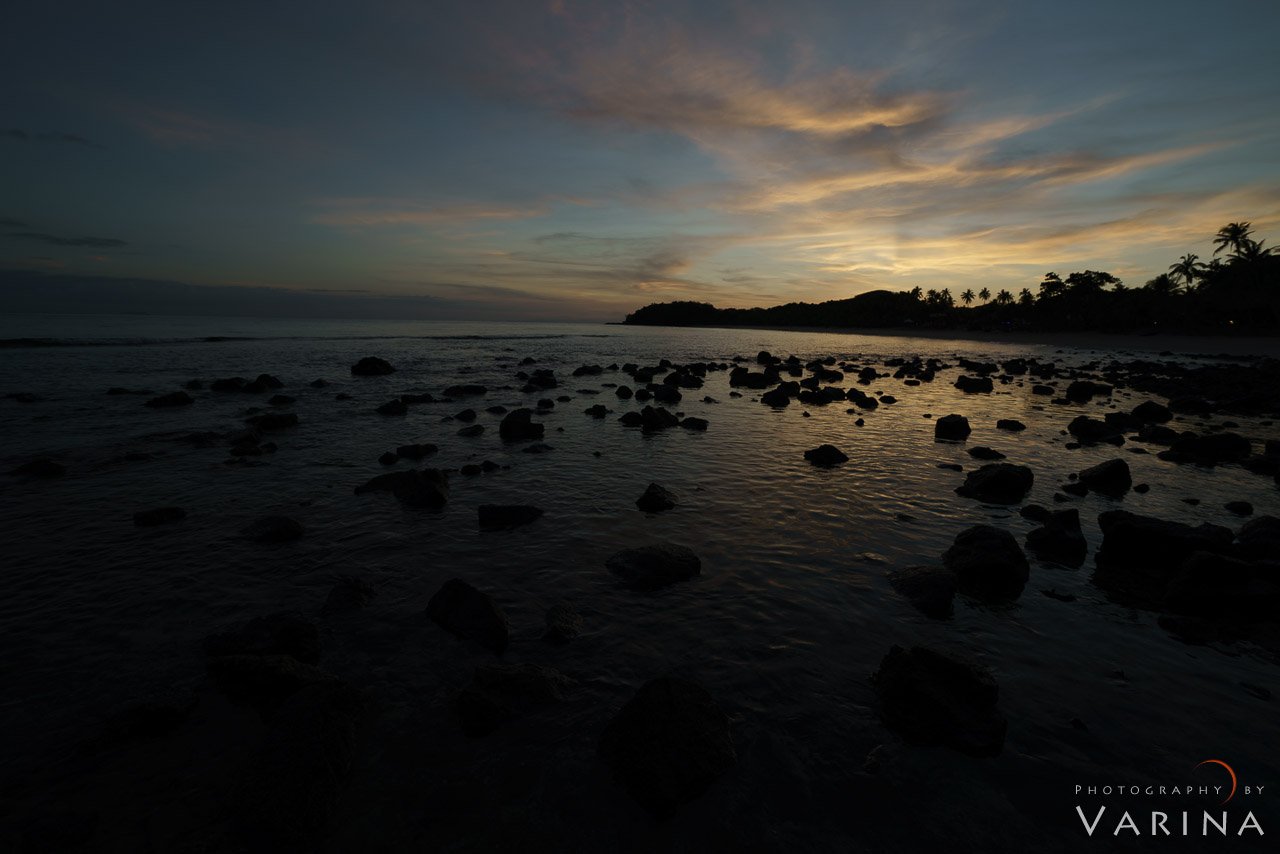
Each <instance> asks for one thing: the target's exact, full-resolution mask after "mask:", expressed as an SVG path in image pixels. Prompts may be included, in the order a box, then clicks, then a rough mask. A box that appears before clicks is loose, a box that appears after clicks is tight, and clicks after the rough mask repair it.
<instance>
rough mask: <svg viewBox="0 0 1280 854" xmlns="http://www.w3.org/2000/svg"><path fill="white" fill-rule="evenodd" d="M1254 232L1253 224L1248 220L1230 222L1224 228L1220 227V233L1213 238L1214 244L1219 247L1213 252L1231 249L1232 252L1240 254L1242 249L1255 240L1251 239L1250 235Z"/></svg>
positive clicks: (1215, 253)
mask: <svg viewBox="0 0 1280 854" xmlns="http://www.w3.org/2000/svg"><path fill="white" fill-rule="evenodd" d="M1251 234H1253V224H1252V223H1248V222H1229V223H1227V224H1226V225H1224V226H1223V227H1222V228H1220V229H1218V234H1217V236H1215V237H1214V238H1213V245H1214V246H1217V247H1218V248H1217V249H1215V250H1213V254H1214V255H1217V254H1218V253H1219V252H1221V251H1222V250H1223V249H1230V250H1231V254H1233V255H1239V254H1240V252H1241V250H1242V249H1244V248H1245V247H1246V246H1247V245H1248V244H1250V243H1252V242H1253V241H1252V240H1250V239H1249V235H1251Z"/></svg>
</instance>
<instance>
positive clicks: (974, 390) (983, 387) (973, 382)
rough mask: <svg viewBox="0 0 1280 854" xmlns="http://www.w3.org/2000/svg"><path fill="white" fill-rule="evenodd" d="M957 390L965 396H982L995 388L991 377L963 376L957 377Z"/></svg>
mask: <svg viewBox="0 0 1280 854" xmlns="http://www.w3.org/2000/svg"><path fill="white" fill-rule="evenodd" d="M956 388H958V389H960V390H961V391H962V392H964V393H965V394H981V393H984V392H990V391H991V390H992V388H993V386H992V383H991V377H967V376H964V375H963V374H962V375H960V376H958V377H956Z"/></svg>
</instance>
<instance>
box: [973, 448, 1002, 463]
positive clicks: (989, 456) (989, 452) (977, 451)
mask: <svg viewBox="0 0 1280 854" xmlns="http://www.w3.org/2000/svg"><path fill="white" fill-rule="evenodd" d="M969 456H971V457H973V458H974V459H975V460H1003V459H1004V458H1005V456H1004V454H1002V453H1000V452H999V451H997V450H996V449H994V448H988V447H986V446H985V445H979V446H978V447H976V448H970V449H969Z"/></svg>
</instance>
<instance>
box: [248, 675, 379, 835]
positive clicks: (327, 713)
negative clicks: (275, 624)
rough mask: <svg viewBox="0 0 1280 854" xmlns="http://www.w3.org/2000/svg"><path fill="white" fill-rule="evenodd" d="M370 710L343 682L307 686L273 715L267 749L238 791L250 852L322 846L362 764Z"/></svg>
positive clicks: (353, 689)
mask: <svg viewBox="0 0 1280 854" xmlns="http://www.w3.org/2000/svg"><path fill="white" fill-rule="evenodd" d="M363 711H364V699H363V697H362V695H361V694H360V692H359V691H357V690H356V689H355V688H352V687H351V686H349V685H347V684H346V683H344V682H339V681H337V680H332V681H326V682H319V683H316V684H312V685H308V686H306V687H304V688H301V689H300V690H299V691H297V693H295V694H294V695H293V696H291V697H289V698H288V700H286V701H285V702H284V703H283V704H282V705H281V706H280V707H279V708H278V709H276V710H275V712H274V713H273V714H272V716H271V718H270V720H269V725H268V728H267V732H266V734H265V736H264V738H263V740H262V744H263V747H262V750H261V752H260V753H259V754H258V756H257V757H256V758H255V760H254V762H253V765H252V767H251V768H250V770H249V771H248V773H247V775H246V777H245V779H243V780H242V781H240V782H239V784H238V785H236V786H235V787H234V790H235V796H234V797H235V800H236V806H235V810H234V812H235V816H236V820H237V822H238V824H239V825H240V831H241V833H242V834H243V836H244V838H245V839H246V840H249V841H250V846H249V847H250V850H263V851H315V850H319V849H320V848H321V847H322V843H323V842H324V840H325V839H326V836H327V834H326V830H327V827H328V824H329V821H330V819H331V818H332V817H333V815H334V814H335V813H336V812H337V811H338V805H339V801H340V797H341V795H342V792H343V789H344V787H345V784H346V781H347V778H348V777H349V775H350V772H351V767H352V764H353V762H354V759H355V743H356V731H357V727H358V725H359V723H360V720H361V718H362V715H363Z"/></svg>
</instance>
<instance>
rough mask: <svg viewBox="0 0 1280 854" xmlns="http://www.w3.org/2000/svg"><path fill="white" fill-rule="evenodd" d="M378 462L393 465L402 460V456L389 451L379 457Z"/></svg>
mask: <svg viewBox="0 0 1280 854" xmlns="http://www.w3.org/2000/svg"><path fill="white" fill-rule="evenodd" d="M378 462H380V463H382V464H383V465H384V466H393V465H395V464H396V463H398V462H400V458H399V457H397V456H396V455H395V454H394V453H392V452H391V451H387V452H386V453H384V454H383V455H382V456H380V457H378Z"/></svg>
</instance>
